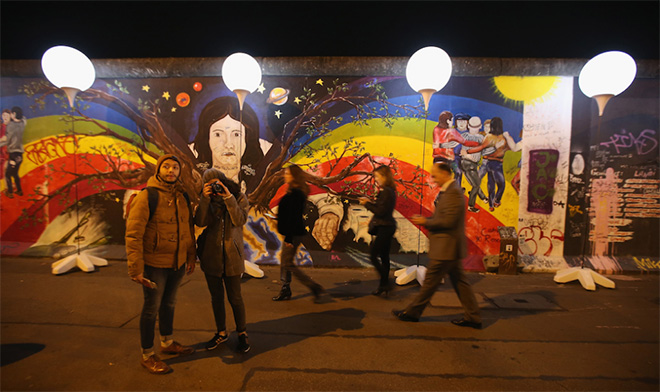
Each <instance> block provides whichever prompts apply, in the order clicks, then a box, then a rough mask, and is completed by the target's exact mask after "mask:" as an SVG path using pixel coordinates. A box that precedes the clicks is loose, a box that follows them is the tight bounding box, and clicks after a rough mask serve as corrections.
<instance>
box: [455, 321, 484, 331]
mask: <svg viewBox="0 0 660 392" xmlns="http://www.w3.org/2000/svg"><path fill="white" fill-rule="evenodd" d="M451 323H452V324H454V325H458V326H459V327H470V328H474V329H481V327H482V325H481V323H475V322H474V321H468V320H466V319H460V320H458V319H457V320H451Z"/></svg>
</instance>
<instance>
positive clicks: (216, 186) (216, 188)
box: [211, 182, 225, 195]
mask: <svg viewBox="0 0 660 392" xmlns="http://www.w3.org/2000/svg"><path fill="white" fill-rule="evenodd" d="M211 192H212V193H213V194H214V195H219V194H221V193H224V192H225V189H224V188H223V187H222V184H221V183H219V182H214V183H213V184H211Z"/></svg>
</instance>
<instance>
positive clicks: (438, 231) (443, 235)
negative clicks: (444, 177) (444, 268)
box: [424, 181, 467, 260]
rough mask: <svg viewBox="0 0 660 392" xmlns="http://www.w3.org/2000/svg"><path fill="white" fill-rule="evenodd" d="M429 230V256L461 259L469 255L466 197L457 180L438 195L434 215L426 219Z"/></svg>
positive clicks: (437, 258) (442, 258) (435, 258)
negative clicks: (466, 234) (466, 236)
mask: <svg viewBox="0 0 660 392" xmlns="http://www.w3.org/2000/svg"><path fill="white" fill-rule="evenodd" d="M424 226H425V227H426V228H427V229H428V230H429V232H430V236H429V243H430V249H429V258H431V259H434V260H460V259H463V258H464V257H466V256H467V240H466V238H465V197H464V196H463V193H462V192H461V189H460V188H459V187H458V184H457V183H456V181H452V183H451V184H450V185H449V187H448V188H447V190H446V191H445V192H443V193H441V194H439V195H438V197H437V198H436V201H435V211H434V212H433V216H431V217H430V218H427V219H426V223H425V224H424Z"/></svg>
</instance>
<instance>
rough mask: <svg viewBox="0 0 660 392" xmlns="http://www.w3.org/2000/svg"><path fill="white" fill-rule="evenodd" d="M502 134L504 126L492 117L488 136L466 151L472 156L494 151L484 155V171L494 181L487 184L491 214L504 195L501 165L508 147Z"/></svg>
mask: <svg viewBox="0 0 660 392" xmlns="http://www.w3.org/2000/svg"><path fill="white" fill-rule="evenodd" d="M503 134H504V125H503V122H502V119H501V118H499V117H493V118H492V119H491V121H490V134H489V135H488V136H486V137H485V138H484V141H483V142H482V143H481V145H480V146H479V147H476V148H471V149H469V150H468V151H467V153H468V154H474V153H477V152H480V151H483V150H485V149H487V148H489V147H494V148H495V151H493V152H492V153H490V154H488V155H484V159H485V165H486V171H487V172H488V175H489V176H493V180H494V183H493V184H491V183H490V182H488V204H489V206H490V211H491V212H492V211H494V210H495V208H497V207H499V206H500V205H501V203H502V195H504V188H505V187H506V181H505V179H504V169H503V167H502V164H503V162H504V153H505V152H506V151H507V150H508V149H509V146H508V145H507V142H506V139H505V138H504V135H503ZM495 186H497V192H496V191H495Z"/></svg>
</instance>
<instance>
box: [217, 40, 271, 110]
mask: <svg viewBox="0 0 660 392" xmlns="http://www.w3.org/2000/svg"><path fill="white" fill-rule="evenodd" d="M222 80H223V81H224V82H225V85H226V86H227V88H229V89H230V90H231V91H233V92H234V93H236V95H237V96H238V100H239V102H240V105H241V108H242V107H243V101H244V100H245V97H246V96H247V95H248V94H250V93H252V92H254V91H255V90H256V89H257V87H259V84H260V83H261V67H260V66H259V63H257V60H255V59H254V57H252V56H250V55H249V54H245V53H234V54H232V55H231V56H229V57H227V59H225V62H224V63H223V64H222Z"/></svg>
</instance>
